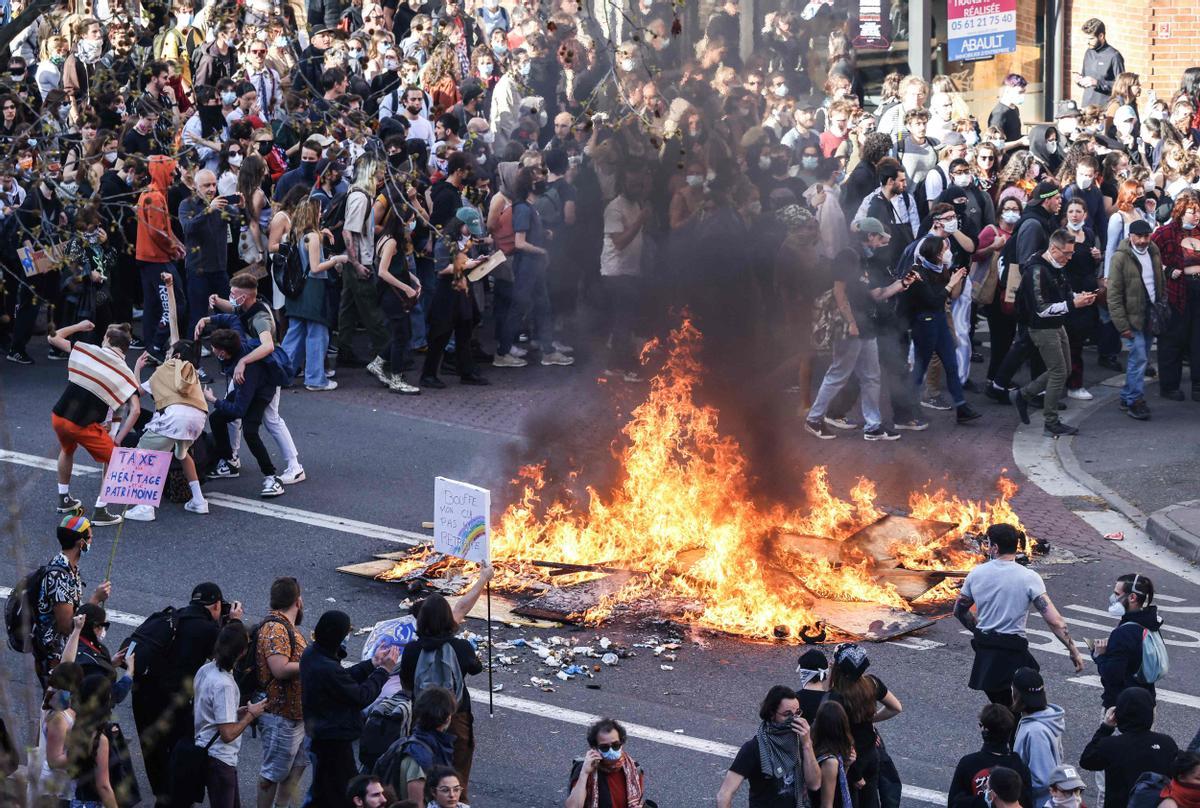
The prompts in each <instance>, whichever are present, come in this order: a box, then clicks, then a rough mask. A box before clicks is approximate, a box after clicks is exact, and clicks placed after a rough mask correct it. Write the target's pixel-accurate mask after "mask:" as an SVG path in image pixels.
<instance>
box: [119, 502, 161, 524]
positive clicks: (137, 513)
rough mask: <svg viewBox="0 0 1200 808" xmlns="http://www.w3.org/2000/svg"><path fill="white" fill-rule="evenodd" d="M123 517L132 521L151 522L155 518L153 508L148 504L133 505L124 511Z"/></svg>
mask: <svg viewBox="0 0 1200 808" xmlns="http://www.w3.org/2000/svg"><path fill="white" fill-rule="evenodd" d="M125 518H126V519H132V520H133V521H134V522H153V521H154V519H155V513H154V508H152V507H150V506H149V505H134V506H133V507H132V508H130V509H129V510H127V511H125Z"/></svg>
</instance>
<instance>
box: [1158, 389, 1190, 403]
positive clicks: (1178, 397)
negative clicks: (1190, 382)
mask: <svg viewBox="0 0 1200 808" xmlns="http://www.w3.org/2000/svg"><path fill="white" fill-rule="evenodd" d="M1158 395H1159V396H1160V397H1162V398H1165V399H1167V401H1183V400H1184V398H1186V396H1184V394H1183V391H1182V390H1159V391H1158Z"/></svg>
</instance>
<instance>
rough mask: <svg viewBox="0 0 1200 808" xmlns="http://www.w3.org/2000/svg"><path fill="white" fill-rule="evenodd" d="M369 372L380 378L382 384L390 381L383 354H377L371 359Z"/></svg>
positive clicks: (368, 366) (368, 367)
mask: <svg viewBox="0 0 1200 808" xmlns="http://www.w3.org/2000/svg"><path fill="white" fill-rule="evenodd" d="M367 373H370V374H371V375H372V376H374V377H375V378H376V379H379V383H380V384H387V383H388V382H389V381H390V379H389V378H388V375H387V373H385V372H384V369H383V357H382V356H377V357H375V358H374V359H372V360H371V363H370V364H369V365H367Z"/></svg>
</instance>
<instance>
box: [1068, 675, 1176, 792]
mask: <svg viewBox="0 0 1200 808" xmlns="http://www.w3.org/2000/svg"><path fill="white" fill-rule="evenodd" d="M1153 727H1154V696H1152V695H1151V694H1150V691H1148V690H1143V689H1142V688H1140V687H1130V688H1126V689H1125V690H1122V691H1121V694H1120V695H1119V696H1117V703H1116V705H1114V706H1112V707H1109V708H1108V709H1107V710H1105V712H1104V720H1103V721H1102V722H1101V723H1100V726H1098V727H1096V731H1095V733H1094V734H1093V735H1092V739H1091V740H1090V741H1088V743H1087V745H1086V746H1085V747H1083V752H1081V753H1080V755H1079V768H1081V769H1084V770H1086V771H1090V772H1103V777H1104V780H1103V783H1104V787H1103V788H1104V804H1103V808H1125V806H1127V805H1128V804H1129V795H1130V791H1131V790H1132V789H1133V786H1134V783H1136V782H1137V781H1138V778H1140V777H1141V776H1142V775H1143V774H1146V773H1147V772H1154V773H1155V774H1161V775H1164V776H1165V777H1170V776H1171V773H1172V767H1173V764H1174V762H1175V756H1176V755H1177V754H1178V753H1179V747H1178V746H1177V745H1176V744H1175V739H1174V738H1172V737H1171V736H1170V735H1167V734H1166V733H1164V732H1155V731H1154V730H1153ZM1099 778H1100V775H1097V782H1099Z"/></svg>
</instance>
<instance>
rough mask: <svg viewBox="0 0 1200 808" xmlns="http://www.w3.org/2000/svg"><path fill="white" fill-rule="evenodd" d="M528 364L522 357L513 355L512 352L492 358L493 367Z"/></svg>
mask: <svg viewBox="0 0 1200 808" xmlns="http://www.w3.org/2000/svg"><path fill="white" fill-rule="evenodd" d="M528 364H529V363H528V362H526V361H525V360H524V359H522V358H521V357H519V356H513V355H512V354H504V355H502V356H497V357H496V358H494V359H493V360H492V367H494V368H523V367H525V366H526V365H528Z"/></svg>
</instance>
